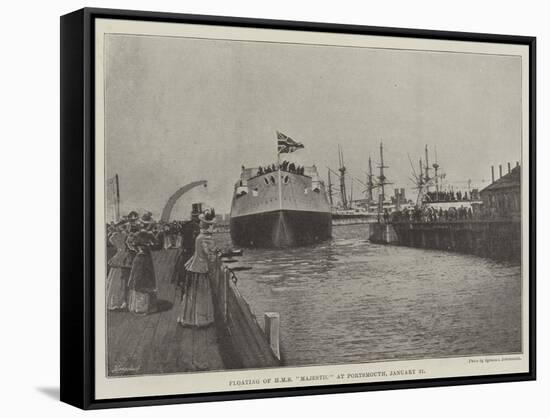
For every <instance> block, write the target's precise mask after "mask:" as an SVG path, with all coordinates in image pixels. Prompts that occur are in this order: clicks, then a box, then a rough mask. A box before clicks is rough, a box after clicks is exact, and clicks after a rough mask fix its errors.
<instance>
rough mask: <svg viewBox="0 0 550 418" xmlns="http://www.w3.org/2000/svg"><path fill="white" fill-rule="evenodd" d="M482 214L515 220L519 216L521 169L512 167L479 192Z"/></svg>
mask: <svg viewBox="0 0 550 418" xmlns="http://www.w3.org/2000/svg"><path fill="white" fill-rule="evenodd" d="M480 195H481V200H482V201H483V212H484V214H485V215H486V216H489V217H492V218H515V217H518V218H519V217H520V216H521V168H520V166H519V165H517V166H516V167H514V168H513V169H512V170H511V171H510V172H509V173H508V174H506V175H504V176H502V177H500V178H499V179H498V180H496V181H494V182H493V183H491V184H490V185H489V186H487V187H486V188H484V189H483V190H481V192H480Z"/></svg>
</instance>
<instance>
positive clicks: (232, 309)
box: [211, 258, 282, 368]
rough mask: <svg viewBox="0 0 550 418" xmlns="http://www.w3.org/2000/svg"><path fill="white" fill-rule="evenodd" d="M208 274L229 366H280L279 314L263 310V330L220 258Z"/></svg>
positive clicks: (234, 279) (235, 278) (232, 275)
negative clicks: (211, 272)
mask: <svg viewBox="0 0 550 418" xmlns="http://www.w3.org/2000/svg"><path fill="white" fill-rule="evenodd" d="M211 277H212V287H213V295H214V305H215V313H216V317H217V323H218V328H219V330H220V333H221V335H222V338H223V339H224V340H225V343H226V344H225V348H226V349H227V350H228V352H230V353H231V354H230V355H228V356H227V357H228V358H229V359H226V363H231V364H227V365H228V367H231V368H258V367H262V368H264V367H278V366H280V365H281V363H282V362H281V358H280V357H281V356H280V351H279V340H278V335H279V328H278V327H279V316H278V314H277V313H266V314H265V327H264V328H265V329H266V332H264V331H263V330H262V327H261V326H260V324H259V323H258V321H257V319H256V316H255V315H254V314H253V313H252V310H251V309H250V306H249V305H248V303H247V302H246V300H245V299H244V298H243V296H242V295H241V293H240V292H239V289H238V288H237V276H236V275H235V273H234V272H233V271H232V269H231V268H230V267H228V266H226V265H225V264H224V263H223V260H222V259H221V258H218V259H216V261H215V263H214V266H213V274H212V276H211ZM228 360H229V361H228Z"/></svg>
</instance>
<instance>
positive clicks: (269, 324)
mask: <svg viewBox="0 0 550 418" xmlns="http://www.w3.org/2000/svg"><path fill="white" fill-rule="evenodd" d="M279 319H280V318H279V313H278V312H266V313H265V316H264V320H265V325H264V330H265V335H266V337H267V342H268V343H269V345H270V346H271V351H273V354H275V356H276V357H277V358H278V359H279V360H280V359H281V353H280V351H279V322H280V321H279Z"/></svg>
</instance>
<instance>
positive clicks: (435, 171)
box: [432, 147, 439, 200]
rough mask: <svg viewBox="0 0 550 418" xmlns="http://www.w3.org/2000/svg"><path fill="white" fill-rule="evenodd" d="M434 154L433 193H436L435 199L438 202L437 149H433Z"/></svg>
mask: <svg viewBox="0 0 550 418" xmlns="http://www.w3.org/2000/svg"><path fill="white" fill-rule="evenodd" d="M434 153H435V162H434V163H433V165H432V167H433V168H434V178H435V191H436V194H437V196H436V199H438V200H439V178H438V175H437V170H439V164H438V163H437V147H434Z"/></svg>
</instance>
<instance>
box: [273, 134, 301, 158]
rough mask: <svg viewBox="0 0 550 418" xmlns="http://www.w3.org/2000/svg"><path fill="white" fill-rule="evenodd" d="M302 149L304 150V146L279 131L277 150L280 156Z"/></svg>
mask: <svg viewBox="0 0 550 418" xmlns="http://www.w3.org/2000/svg"><path fill="white" fill-rule="evenodd" d="M300 148H304V144H302V143H300V142H296V141H295V140H293V139H292V138H291V137H289V136H286V135H285V134H283V133H281V132H279V131H277V150H278V153H279V154H288V153H291V152H294V151H296V150H298V149H300Z"/></svg>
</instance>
